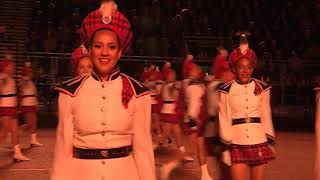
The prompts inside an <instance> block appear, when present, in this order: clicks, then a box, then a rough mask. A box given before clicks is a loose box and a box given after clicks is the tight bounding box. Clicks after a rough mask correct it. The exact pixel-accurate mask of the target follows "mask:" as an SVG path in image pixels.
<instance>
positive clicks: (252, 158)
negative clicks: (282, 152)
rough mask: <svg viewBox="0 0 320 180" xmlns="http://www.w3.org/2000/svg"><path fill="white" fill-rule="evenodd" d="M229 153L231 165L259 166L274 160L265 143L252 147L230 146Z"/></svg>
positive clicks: (272, 153)
mask: <svg viewBox="0 0 320 180" xmlns="http://www.w3.org/2000/svg"><path fill="white" fill-rule="evenodd" d="M230 152H231V161H232V163H233V164H240V163H241V164H248V165H260V164H265V163H267V162H269V161H271V160H272V159H274V158H275V155H274V152H273V151H272V150H271V148H270V147H269V145H268V143H267V142H265V143H261V144H254V145H237V144H232V145H231V147H230Z"/></svg>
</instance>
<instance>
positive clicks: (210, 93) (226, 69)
mask: <svg viewBox="0 0 320 180" xmlns="http://www.w3.org/2000/svg"><path fill="white" fill-rule="evenodd" d="M227 56H228V52H227V51H226V50H225V49H219V52H218V55H217V56H216V58H215V61H214V63H213V64H212V66H211V77H210V79H207V80H208V81H209V82H208V85H207V97H208V102H207V107H208V116H209V117H208V122H207V124H206V125H205V132H204V137H205V144H206V149H207V151H208V155H209V156H212V157H213V160H214V161H213V165H214V166H215V167H216V169H217V171H215V173H214V176H215V178H217V179H221V178H223V179H228V178H227V177H228V175H229V172H228V171H227V169H228V168H227V167H226V165H224V164H223V163H221V158H222V150H223V149H222V147H221V144H220V140H219V123H218V122H219V119H218V112H219V86H220V85H222V84H224V83H226V82H229V81H231V80H233V78H234V74H233V73H232V71H231V68H230V66H229V63H228V61H227Z"/></svg>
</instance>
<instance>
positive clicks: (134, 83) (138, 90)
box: [121, 73, 150, 97]
mask: <svg viewBox="0 0 320 180" xmlns="http://www.w3.org/2000/svg"><path fill="white" fill-rule="evenodd" d="M121 77H122V78H126V79H127V80H128V82H129V83H130V85H131V87H132V90H133V92H134V95H135V96H136V97H141V96H144V95H147V94H149V93H150V89H149V88H148V87H147V86H145V85H144V84H143V83H141V82H140V81H138V80H136V79H134V78H133V77H131V76H129V75H126V74H124V73H121Z"/></svg>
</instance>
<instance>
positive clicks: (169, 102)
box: [163, 101, 176, 104]
mask: <svg viewBox="0 0 320 180" xmlns="http://www.w3.org/2000/svg"><path fill="white" fill-rule="evenodd" d="M175 102H176V101H163V103H164V104H173V103H175Z"/></svg>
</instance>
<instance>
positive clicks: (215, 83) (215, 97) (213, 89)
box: [207, 79, 223, 117]
mask: <svg viewBox="0 0 320 180" xmlns="http://www.w3.org/2000/svg"><path fill="white" fill-rule="evenodd" d="M222 84H223V81H222V80H220V79H214V80H212V81H210V82H209V83H208V85H207V97H208V99H207V106H208V115H209V116H211V117H215V116H218V110H219V86H220V85H222Z"/></svg>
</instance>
